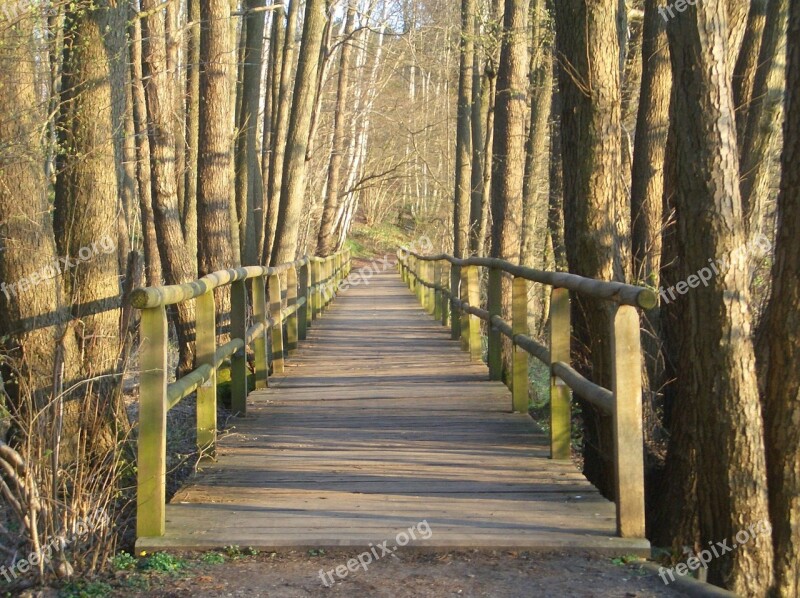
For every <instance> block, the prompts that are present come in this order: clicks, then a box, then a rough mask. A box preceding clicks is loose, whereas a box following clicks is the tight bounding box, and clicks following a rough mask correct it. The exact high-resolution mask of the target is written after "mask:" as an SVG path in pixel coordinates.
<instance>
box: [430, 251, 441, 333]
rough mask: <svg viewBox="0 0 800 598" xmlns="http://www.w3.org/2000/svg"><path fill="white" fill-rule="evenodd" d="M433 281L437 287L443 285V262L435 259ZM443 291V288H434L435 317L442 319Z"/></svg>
mask: <svg viewBox="0 0 800 598" xmlns="http://www.w3.org/2000/svg"><path fill="white" fill-rule="evenodd" d="M431 282H433V284H434V285H436V286H437V287H441V286H442V262H440V261H438V260H437V261H435V262H434V263H433V280H432V281H431ZM443 296H444V293H442V291H441V289H433V317H434V318H436V319H437V320H441V319H442V297H443Z"/></svg>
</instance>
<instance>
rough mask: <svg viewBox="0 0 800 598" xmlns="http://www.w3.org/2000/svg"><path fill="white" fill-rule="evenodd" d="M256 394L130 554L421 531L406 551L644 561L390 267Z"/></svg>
mask: <svg viewBox="0 0 800 598" xmlns="http://www.w3.org/2000/svg"><path fill="white" fill-rule="evenodd" d="M270 385H271V386H270V388H269V389H267V390H263V391H256V392H254V393H252V394H251V395H250V397H249V400H248V416H247V417H246V418H245V419H242V420H235V422H234V423H235V429H234V430H233V432H232V433H230V434H229V435H227V436H225V437H224V438H222V439H221V440H220V442H219V445H218V457H219V458H218V460H217V462H215V463H213V464H210V465H208V466H205V467H204V468H203V469H202V471H201V472H200V473H198V474H197V475H196V476H195V477H194V478H193V479H192V480H191V481H190V483H189V485H188V486H187V487H185V488H184V489H183V490H181V491H180V492H179V493H178V494H177V495H176V496H175V497H174V498H173V499H172V501H171V503H170V504H169V505H168V506H167V515H166V518H167V524H166V535H165V536H163V537H161V538H140V539H139V540H138V542H137V549H144V550H155V549H164V548H171V549H208V548H220V547H223V546H227V545H238V546H241V547H245V546H251V547H254V548H258V549H263V550H273V549H286V548H289V547H292V548H320V547H327V548H331V547H335V546H359V547H366V546H367V545H368V544H369V543H370V542H372V543H375V544H380V543H381V542H382V541H383V540H389V542H390V544H389V547H391V546H392V544H391V543H392V542H393V541H394V539H395V537H396V536H397V534H398V533H399V532H401V531H403V530H408V528H410V527H412V526H415V525H417V524H419V523H420V522H422V521H423V520H424V521H427V523H428V525H429V526H430V529H431V531H432V535H431V537H430V538H429V539H427V540H423V539H422V538H418V539H417V540H416V541H412V542H411V545H413V546H414V547H415V548H424V549H443V548H481V547H486V548H510V549H528V550H542V551H546V550H564V549H567V550H591V551H592V552H595V553H597V552H602V553H610V554H622V553H625V554H629V553H638V554H644V555H647V554H649V544H648V543H647V541H646V540H641V539H622V538H617V537H615V507H614V504H613V503H611V502H609V501H607V500H605V499H604V498H602V497H601V496H600V495H599V494H598V492H597V491H596V490H595V489H594V487H593V486H591V485H590V484H589V483H588V482H587V481H586V479H585V478H584V477H583V476H582V475H581V474H580V472H579V471H577V470H576V469H575V467H574V466H573V465H572V463H570V462H556V461H552V460H550V459H549V458H548V448H547V438H546V436H545V435H544V434H542V433H541V432H540V431H538V429H537V427H536V426H535V425H534V423H533V421H532V420H531V419H530V417H528V416H527V415H514V414H512V413H510V408H511V395H510V393H509V391H508V390H507V389H506V387H505V386H504V385H503V384H502V383H500V382H489V381H488V375H487V370H486V366H485V365H483V364H475V363H470V361H469V357H468V355H467V354H466V353H464V352H462V351H461V350H460V348H459V344H458V342H457V341H451V340H450V339H449V331H448V330H447V329H445V328H443V327H442V326H440V325H439V324H438V323H437V322H435V321H434V320H433V319H432V318H431V317H429V316H428V315H426V314H425V313H424V312H423V311H422V310H421V309H420V308H419V306H418V304H417V302H416V299H415V297H414V296H413V295H411V294H410V293H409V292H408V290H407V288H406V287H405V286H404V285H403V283H402V282H401V280H400V279H399V277H398V275H397V273H396V272H394V271H391V272H386V273H383V274H379V275H377V276H375V277H374V278H372V280H371V281H370V284H368V285H363V284H362V285H360V286H356V287H352V288H350V289H349V290H347V291H345V292H343V293H342V294H341V295H340V296H339V297H338V298H337V300H336V301H334V302H333V304H332V307H331V308H330V310H329V311H328V312H327V313H326V314H325V315H324V317H323V318H322V319H321V320H317V321H315V322H314V326H313V327H312V328H311V329H310V330H309V336H308V340H307V341H306V342H304V343H301V347H300V350H299V351H298V352H297V353H296V355H295V356H293V358H290V359H289V360H288V361H287V368H286V373H285V374H282V375H277V376H275V377H273V378H270ZM417 535H418V536H419V534H417Z"/></svg>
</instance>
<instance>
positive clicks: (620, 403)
mask: <svg viewBox="0 0 800 598" xmlns="http://www.w3.org/2000/svg"><path fill="white" fill-rule="evenodd" d="M639 335H640V332H639V313H638V311H637V310H636V308H635V307H633V306H631V305H620V306H619V308H617V313H616V314H615V316H614V328H613V331H612V340H611V342H612V347H613V351H614V353H613V354H614V363H613V391H614V413H613V418H614V467H615V470H616V474H617V475H616V481H617V485H616V496H617V533H618V534H619V535H620V536H621V537H623V538H644V537H645V516H644V456H643V451H644V449H643V446H644V444H643V443H644V441H643V438H642V353H641V347H640V342H641V341H640V336H639Z"/></svg>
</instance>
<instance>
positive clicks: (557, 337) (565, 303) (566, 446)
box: [550, 288, 572, 459]
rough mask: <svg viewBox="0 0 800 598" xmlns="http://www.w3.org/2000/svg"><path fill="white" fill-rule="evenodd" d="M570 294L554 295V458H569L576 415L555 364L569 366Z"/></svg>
mask: <svg viewBox="0 0 800 598" xmlns="http://www.w3.org/2000/svg"><path fill="white" fill-rule="evenodd" d="M569 343H570V314H569V291H568V290H567V289H557V288H554V289H553V290H552V291H551V295H550V365H551V371H550V458H551V459H569V458H570V457H571V453H570V436H571V431H572V422H571V418H572V413H571V405H570V389H569V387H568V386H567V385H566V384H564V383H563V382H562V381H561V380H559V379H558V377H557V376H555V375H554V374H553V372H552V364H554V363H556V362H559V361H561V362H563V363H567V364H568V363H569V361H570V353H569Z"/></svg>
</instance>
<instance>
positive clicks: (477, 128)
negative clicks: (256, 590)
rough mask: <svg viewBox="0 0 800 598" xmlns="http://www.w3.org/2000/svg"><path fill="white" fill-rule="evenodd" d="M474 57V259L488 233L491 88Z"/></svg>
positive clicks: (471, 226)
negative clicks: (486, 147) (486, 124)
mask: <svg viewBox="0 0 800 598" xmlns="http://www.w3.org/2000/svg"><path fill="white" fill-rule="evenodd" d="M475 21H476V22H475V27H474V31H475V35H476V36H477V35H478V34H479V26H478V24H477V19H475ZM472 54H473V57H472V113H471V121H470V125H471V128H472V130H471V133H472V160H471V162H470V172H471V177H470V187H471V189H470V206H469V248H470V253H472V254H473V255H482V254H483V245H484V239H483V236H482V235H485V229H482V228H481V221H482V219H483V205H484V203H485V202H486V201H487V198H486V196H484V194H483V191H484V186H483V165H484V162H483V160H484V157H483V144H484V137H485V131H484V129H483V114H484V105H485V103H486V92H487V90H488V86H487V85H484V84H483V82H484V77H482V76H481V72H480V69H481V58H480V55H479V53H478V51H477V50H474V51H473V53H472Z"/></svg>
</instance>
